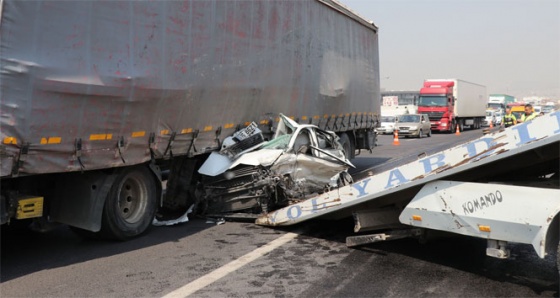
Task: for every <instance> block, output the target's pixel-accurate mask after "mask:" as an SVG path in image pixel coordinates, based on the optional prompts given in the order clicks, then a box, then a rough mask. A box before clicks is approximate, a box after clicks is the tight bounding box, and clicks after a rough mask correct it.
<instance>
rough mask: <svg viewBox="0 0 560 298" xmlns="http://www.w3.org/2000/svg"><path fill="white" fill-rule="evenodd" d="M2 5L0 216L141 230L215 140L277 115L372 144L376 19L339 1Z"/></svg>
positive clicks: (183, 204) (269, 128) (182, 194)
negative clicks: (354, 11) (165, 183)
mask: <svg viewBox="0 0 560 298" xmlns="http://www.w3.org/2000/svg"><path fill="white" fill-rule="evenodd" d="M0 4H1V5H2V7H1V10H0V11H1V16H0V38H1V43H0V44H1V45H0V47H1V52H0V59H1V62H2V66H1V68H2V69H1V88H2V89H1V93H2V98H1V103H0V105H1V140H2V144H1V145H0V158H1V167H0V169H1V172H0V173H1V178H2V181H1V183H2V193H1V194H2V195H1V203H0V207H1V210H0V215H1V223H2V224H4V223H8V222H10V220H13V219H26V218H35V219H36V222H55V223H63V224H68V225H70V226H71V227H73V228H75V229H77V230H78V231H80V232H85V233H90V232H100V234H102V235H105V236H109V237H115V238H121V239H124V238H128V237H132V236H136V235H138V234H141V233H142V232H144V231H145V230H146V229H147V227H148V226H149V225H150V223H151V222H152V219H153V217H154V213H155V212H156V209H157V208H158V207H163V209H165V210H170V211H177V212H182V211H184V210H185V209H186V208H188V207H189V206H190V205H191V204H192V203H193V197H194V196H193V193H194V192H195V185H196V183H197V179H198V178H197V171H196V170H197V168H198V167H199V166H200V164H201V163H202V161H204V159H205V158H206V157H207V156H208V154H209V153H210V152H212V151H215V150H216V149H218V148H220V147H221V144H222V141H223V140H224V138H225V137H227V136H230V135H232V134H233V133H234V132H236V131H238V130H240V129H242V128H244V127H246V126H247V125H249V123H251V122H256V123H257V124H258V125H259V128H260V129H261V130H262V132H263V134H264V136H265V138H269V137H271V133H272V132H274V128H275V125H276V124H277V123H278V122H277V121H278V114H279V113H284V114H286V115H287V116H291V117H293V119H295V120H297V121H298V122H300V123H305V124H314V125H317V126H318V127H319V128H321V129H326V130H331V131H334V132H336V133H337V134H338V135H339V137H340V141H341V143H342V145H343V146H344V148H345V151H346V152H347V153H348V154H349V155H353V154H354V152H355V150H358V149H368V150H371V149H372V148H373V147H374V146H375V133H374V128H375V127H376V126H377V125H378V116H379V101H378V98H379V97H380V94H379V63H378V56H379V55H378V35H377V27H376V26H375V25H374V24H373V23H372V22H369V21H366V20H364V19H363V18H361V17H359V16H358V15H356V14H355V13H353V12H351V11H350V10H348V9H347V8H346V7H344V6H343V5H341V4H339V3H338V2H336V1H332V0H306V1H181V2H179V1H153V2H147V1H140V2H139V1H71V2H57V1H0ZM162 176H163V177H162ZM167 176H168V178H169V179H168V181H167V190H166V191H165V194H164V191H163V190H162V186H161V185H162V183H161V181H162V179H165V178H166V177H167Z"/></svg>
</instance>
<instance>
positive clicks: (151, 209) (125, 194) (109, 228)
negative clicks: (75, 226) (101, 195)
mask: <svg viewBox="0 0 560 298" xmlns="http://www.w3.org/2000/svg"><path fill="white" fill-rule="evenodd" d="M156 197H157V190H156V179H155V177H154V176H153V175H152V174H151V173H150V171H149V170H148V169H147V168H146V167H133V168H130V169H125V170H124V171H123V172H122V173H121V174H120V175H119V176H118V177H117V179H116V180H115V182H114V184H113V186H112V187H111V190H110V191H109V194H108V195H107V198H106V200H105V206H104V208H103V220H102V226H101V233H102V235H103V236H104V237H106V238H113V239H118V240H126V239H129V238H132V237H135V236H138V235H140V234H142V233H144V232H145V231H146V230H147V229H148V228H149V227H150V225H151V223H152V221H153V219H154V215H155V212H156V207H157V198H156Z"/></svg>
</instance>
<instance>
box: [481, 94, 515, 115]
mask: <svg viewBox="0 0 560 298" xmlns="http://www.w3.org/2000/svg"><path fill="white" fill-rule="evenodd" d="M513 102H515V97H513V96H511V95H507V94H490V95H489V96H488V105H487V108H488V109H492V110H502V112H505V110H506V107H507V105H508V104H510V103H513Z"/></svg>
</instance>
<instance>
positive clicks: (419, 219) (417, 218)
mask: <svg viewBox="0 0 560 298" xmlns="http://www.w3.org/2000/svg"><path fill="white" fill-rule="evenodd" d="M412 219H413V220H417V221H422V216H420V215H413V216H412Z"/></svg>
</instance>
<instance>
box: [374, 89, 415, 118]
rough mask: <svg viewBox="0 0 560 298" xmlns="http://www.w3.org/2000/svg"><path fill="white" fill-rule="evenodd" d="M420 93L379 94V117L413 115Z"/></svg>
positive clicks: (390, 92) (394, 92)
mask: <svg viewBox="0 0 560 298" xmlns="http://www.w3.org/2000/svg"><path fill="white" fill-rule="evenodd" d="M419 97H420V91H383V92H381V115H383V116H396V115H402V114H415V113H417V111H418V98H419Z"/></svg>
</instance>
